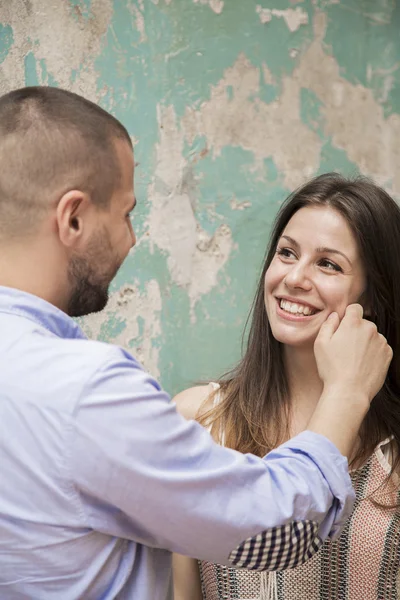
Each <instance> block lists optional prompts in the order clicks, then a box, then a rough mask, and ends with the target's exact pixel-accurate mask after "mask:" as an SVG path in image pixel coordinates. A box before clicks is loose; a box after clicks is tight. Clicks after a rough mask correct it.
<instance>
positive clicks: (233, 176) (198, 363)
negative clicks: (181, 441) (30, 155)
mask: <svg viewBox="0 0 400 600" xmlns="http://www.w3.org/2000/svg"><path fill="white" fill-rule="evenodd" d="M37 83H41V84H48V85H59V86H62V87H66V88H68V89H71V90H73V91H77V92H80V93H82V94H84V95H86V96H87V97H89V98H90V99H92V100H96V101H98V102H99V103H100V104H101V105H102V106H104V107H105V108H107V109H108V110H110V111H111V112H112V113H113V114H114V115H116V116H117V117H118V118H119V119H121V120H122V121H123V123H124V124H125V125H126V126H127V127H128V129H129V131H130V133H131V134H132V136H133V137H134V139H135V140H136V141H137V144H136V148H135V150H136V160H137V162H138V163H139V165H138V167H137V172H136V193H137V196H138V201H139V205H138V209H137V213H136V215H135V216H134V222H135V225H136V230H137V234H138V244H137V247H136V248H135V249H134V250H133V251H132V252H131V255H130V256H129V257H128V259H127V261H126V263H125V264H124V266H123V268H122V270H121V272H120V273H119V275H118V276H117V279H116V280H115V282H114V285H113V293H112V297H111V300H110V303H109V306H108V308H107V309H106V311H105V312H104V313H103V314H101V315H93V316H90V317H88V318H87V319H86V320H85V327H86V329H87V331H88V333H89V334H90V335H92V336H94V337H98V338H101V339H105V340H108V341H114V342H116V343H118V344H121V345H123V346H125V347H127V348H129V349H131V351H133V353H134V354H136V355H137V356H138V357H139V358H140V359H141V360H142V362H143V363H144V365H145V366H146V367H147V368H148V369H149V370H150V371H151V372H152V373H153V374H155V375H156V376H157V377H159V378H160V380H161V381H162V383H163V384H164V386H165V387H166V388H167V389H168V390H170V391H171V392H175V391H177V390H179V389H181V388H182V387H184V386H186V385H187V384H188V383H190V382H191V381H192V380H196V379H198V378H203V377H209V376H213V375H214V376H215V375H217V374H219V373H220V372H221V370H223V369H225V368H226V367H228V366H229V365H230V364H232V362H233V361H234V360H235V359H236V358H237V357H238V355H239V352H240V336H241V329H242V325H243V323H244V319H245V316H246V313H247V310H248V307H249V304H250V301H251V298H252V294H253V291H254V285H255V281H256V277H257V274H258V271H259V268H260V263H261V260H262V257H263V254H264V250H265V244H266V241H267V239H268V233H269V228H270V224H271V221H272V219H273V217H274V215H275V212H276V210H277V208H278V206H279V203H280V202H281V201H282V200H283V198H284V197H285V196H286V195H287V193H288V192H289V191H290V190H292V188H293V187H295V186H297V185H298V184H300V183H301V182H303V181H304V180H305V179H307V178H308V177H310V176H312V175H314V174H316V173H319V172H323V171H327V170H339V171H342V172H345V173H354V172H356V171H361V172H362V173H364V174H367V175H370V176H372V177H374V178H376V179H377V180H378V181H379V182H381V183H382V184H383V185H385V186H386V187H387V189H388V190H391V191H392V192H393V193H394V194H395V195H396V196H398V195H399V196H400V116H399V112H400V5H399V4H398V3H397V6H396V2H395V0H303V1H302V0H275V1H272V0H268V1H267V0H256V1H254V0H114V2H113V1H112V0H1V1H0V89H1V91H2V92H4V91H8V90H10V89H12V88H15V87H19V86H22V85H25V84H37Z"/></svg>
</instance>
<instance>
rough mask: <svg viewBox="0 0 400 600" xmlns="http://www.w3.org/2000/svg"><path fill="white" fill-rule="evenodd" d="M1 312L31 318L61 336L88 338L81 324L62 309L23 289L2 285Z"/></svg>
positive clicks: (0, 293)
mask: <svg viewBox="0 0 400 600" xmlns="http://www.w3.org/2000/svg"><path fill="white" fill-rule="evenodd" d="M0 313H10V314H14V315H19V316H21V317H25V318H26V319H30V320H31V321H34V322H36V323H38V324H39V325H41V326H42V327H45V328H46V329H47V330H48V331H51V332H52V333H54V334H55V335H57V336H58V337H61V338H81V339H87V338H86V335H85V334H84V333H83V331H82V329H81V328H80V327H79V325H78V324H77V323H76V322H75V321H74V320H73V319H72V318H71V317H69V316H68V315H67V314H65V313H64V312H63V311H62V310H60V309H59V308H57V307H56V306H54V305H53V304H50V303H49V302H46V300H43V298H39V297H38V296H34V295H33V294H28V293H27V292H23V291H21V290H17V289H14V288H9V287H4V286H0Z"/></svg>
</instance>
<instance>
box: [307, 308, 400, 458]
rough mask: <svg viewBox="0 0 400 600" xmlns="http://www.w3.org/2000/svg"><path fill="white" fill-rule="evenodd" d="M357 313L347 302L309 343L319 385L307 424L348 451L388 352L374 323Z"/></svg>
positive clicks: (379, 382)
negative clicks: (320, 389) (342, 312)
mask: <svg viewBox="0 0 400 600" xmlns="http://www.w3.org/2000/svg"><path fill="white" fill-rule="evenodd" d="M362 317H363V309H362V307H361V306H360V305H358V304H352V305H350V306H348V307H347V310H346V314H345V316H344V317H343V319H342V321H341V323H339V317H338V315H337V314H336V313H333V314H332V315H330V317H329V318H328V319H327V320H326V322H325V323H324V325H323V326H322V327H321V329H320V332H319V334H318V337H317V339H316V340H315V345H314V353H315V358H316V361H317V367H318V372H319V375H320V377H321V380H322V382H323V384H324V390H323V393H322V396H321V398H320V400H319V402H318V405H317V408H316V410H315V412H314V414H313V416H312V418H311V420H310V422H309V424H308V427H307V428H308V429H309V430H310V431H314V432H316V433H320V434H321V435H324V436H325V437H327V438H328V439H330V440H331V442H333V443H334V444H335V445H336V446H337V448H338V449H339V450H340V452H341V453H342V454H343V455H344V456H347V457H349V456H350V455H351V453H352V451H353V447H354V443H355V441H356V438H357V434H358V430H359V428H360V425H361V423H362V421H363V419H364V417H365V415H366V413H367V411H368V409H369V405H370V403H371V401H372V399H373V398H374V397H375V396H376V394H377V393H378V392H379V390H380V389H381V387H382V385H383V384H384V381H385V378H386V374H387V371H388V368H389V365H390V361H391V360H392V356H393V352H392V349H391V348H390V346H389V345H388V343H387V341H386V339H385V338H384V337H383V335H381V334H379V333H378V331H377V328H376V326H375V325H374V324H373V323H371V322H370V321H366V320H365V319H363V318H362Z"/></svg>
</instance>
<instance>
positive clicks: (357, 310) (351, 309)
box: [345, 304, 364, 319]
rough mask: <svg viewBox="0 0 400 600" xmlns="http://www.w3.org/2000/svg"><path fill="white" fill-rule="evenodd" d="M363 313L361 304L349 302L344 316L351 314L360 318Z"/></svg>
mask: <svg viewBox="0 0 400 600" xmlns="http://www.w3.org/2000/svg"><path fill="white" fill-rule="evenodd" d="M363 315H364V309H363V307H362V306H361V304H349V306H348V307H347V308H346V312H345V316H346V317H347V316H349V317H350V316H353V317H358V318H359V319H362V318H363Z"/></svg>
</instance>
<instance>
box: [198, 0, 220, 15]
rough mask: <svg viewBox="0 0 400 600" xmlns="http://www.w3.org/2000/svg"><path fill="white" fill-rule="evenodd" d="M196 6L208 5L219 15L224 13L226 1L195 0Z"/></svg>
mask: <svg viewBox="0 0 400 600" xmlns="http://www.w3.org/2000/svg"><path fill="white" fill-rule="evenodd" d="M193 2H194V4H208V5H209V7H210V8H211V10H213V11H214V12H215V13H216V14H217V15H220V14H221V13H222V10H223V8H224V0H193Z"/></svg>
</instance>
